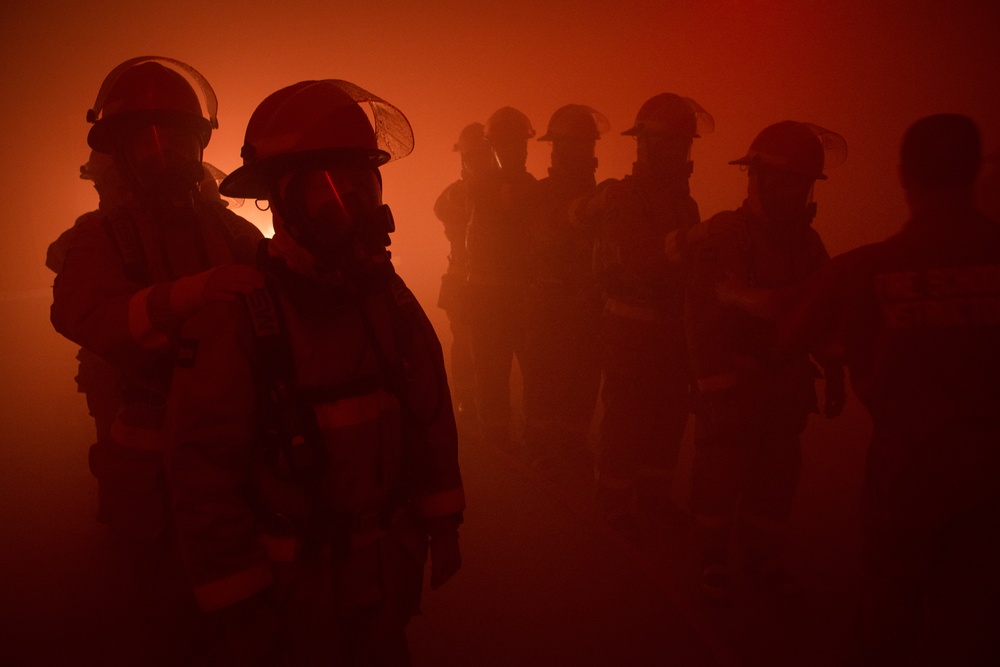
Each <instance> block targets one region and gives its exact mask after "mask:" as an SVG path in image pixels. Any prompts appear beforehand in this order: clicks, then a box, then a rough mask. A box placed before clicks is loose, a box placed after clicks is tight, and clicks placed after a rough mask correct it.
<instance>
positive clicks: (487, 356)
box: [466, 107, 537, 448]
mask: <svg viewBox="0 0 1000 667" xmlns="http://www.w3.org/2000/svg"><path fill="white" fill-rule="evenodd" d="M485 136H486V140H487V141H488V142H489V144H490V149H491V150H492V153H493V158H494V160H495V161H496V164H497V166H498V168H497V169H496V170H494V171H492V172H491V173H490V177H489V178H484V179H482V180H479V181H477V182H476V183H475V184H473V185H472V187H471V188H470V191H471V193H472V217H471V219H470V221H469V227H468V232H467V235H466V250H467V251H468V257H469V279H468V283H467V286H466V303H467V312H468V317H469V325H470V328H471V332H472V357H473V363H474V365H475V369H476V404H477V406H478V409H479V422H480V431H481V434H482V438H483V441H484V442H485V443H486V444H488V445H492V446H495V447H499V448H508V447H510V446H511V443H512V439H511V425H510V423H511V400H510V385H511V370H512V366H513V362H514V359H515V357H516V358H517V360H518V364H519V365H521V366H523V361H524V359H523V358H524V295H525V291H526V289H527V271H526V268H527V261H528V228H527V227H528V215H529V210H530V205H531V197H532V193H533V192H534V189H535V186H536V184H537V181H536V180H535V177H534V176H532V175H531V174H530V173H528V171H527V168H526V166H525V165H526V162H527V159H528V139H530V138H531V137H533V136H535V130H534V129H533V128H532V127H531V122H530V121H529V120H528V117H527V116H525V115H524V114H523V113H521V112H520V111H518V110H517V109H514V108H512V107H503V108H501V109H499V110H497V111H496V112H494V113H493V114H492V115H491V116H490V117H489V118H488V119H487V121H486V129H485Z"/></svg>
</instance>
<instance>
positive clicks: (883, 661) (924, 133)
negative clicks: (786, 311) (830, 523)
mask: <svg viewBox="0 0 1000 667" xmlns="http://www.w3.org/2000/svg"><path fill="white" fill-rule="evenodd" d="M980 152H981V148H980V137H979V130H978V128H977V127H976V124H975V123H974V122H973V121H972V120H971V119H970V118H968V117H966V116H961V115H957V114H938V115H934V116H928V117H926V118H922V119H920V120H918V121H917V122H916V123H914V124H913V125H912V126H911V127H910V128H909V129H908V130H907V132H906V134H905V135H904V137H903V141H902V147H901V150H900V165H899V175H900V180H901V181H902V185H903V189H904V191H905V194H906V201H907V204H908V206H909V208H910V219H909V221H907V223H906V224H905V226H904V227H903V229H902V231H900V232H899V233H897V234H896V235H894V236H892V237H890V238H889V239H887V240H885V241H882V242H881V243H875V244H872V245H868V246H864V247H861V248H858V249H856V250H852V251H850V252H848V253H845V254H843V255H841V256H839V257H835V258H834V259H833V260H832V261H831V262H830V264H829V265H828V266H827V268H826V270H824V272H823V274H822V275H821V279H820V280H818V281H817V282H816V283H815V285H814V286H813V287H814V289H813V291H811V292H810V294H809V296H808V298H807V299H806V300H805V302H804V303H803V304H802V305H801V306H800V308H799V310H798V311H797V312H794V315H793V316H792V317H791V318H789V319H788V320H787V321H786V322H785V327H786V328H785V330H784V336H783V338H784V340H785V344H786V345H794V346H795V347H799V348H801V347H804V346H808V345H809V344H811V343H813V342H814V341H817V340H822V339H824V338H827V337H829V336H830V335H831V334H837V335H838V338H839V339H840V340H841V341H843V344H844V346H845V350H846V354H847V362H848V367H849V369H850V376H851V385H852V388H853V389H854V393H855V394H856V395H857V397H858V398H859V399H860V401H861V402H862V404H864V406H865V408H866V409H867V410H868V412H869V413H870V414H871V418H872V434H871V443H870V446H869V449H868V461H867V465H866V469H865V480H864V487H863V490H862V500H861V510H862V512H861V516H862V529H863V538H864V539H863V547H864V549H863V561H862V564H863V569H862V574H863V579H862V605H861V614H860V621H861V623H860V629H861V650H862V654H861V656H860V658H861V661H860V663H859V664H864V665H872V666H874V665H880V666H881V665H995V664H997V663H1000V635H998V633H997V629H998V628H1000V576H998V574H997V560H998V559H1000V448H998V447H997V443H1000V413H998V412H997V406H998V405H1000V345H998V341H1000V224H998V222H997V221H996V220H992V219H989V218H987V217H985V216H984V215H982V214H981V213H980V212H979V211H978V210H977V207H976V204H975V194H974V186H975V183H976V176H977V173H978V172H979V168H980ZM792 349H795V348H792Z"/></svg>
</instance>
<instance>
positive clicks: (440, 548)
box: [424, 515, 462, 591]
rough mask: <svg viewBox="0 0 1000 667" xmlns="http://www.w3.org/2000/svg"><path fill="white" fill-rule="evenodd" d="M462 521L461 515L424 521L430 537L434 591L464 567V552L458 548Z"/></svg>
mask: <svg viewBox="0 0 1000 667" xmlns="http://www.w3.org/2000/svg"><path fill="white" fill-rule="evenodd" d="M461 522H462V518H461V515H451V516H445V517H434V518H432V519H426V520H425V521H424V526H425V529H426V530H427V536H428V537H429V538H430V552H431V590H432V591H433V590H437V589H438V588H440V587H441V586H442V585H444V583H445V582H446V581H448V580H449V579H451V578H452V576H454V574H455V573H456V572H458V570H459V569H460V568H461V567H462V552H461V550H460V549H459V548H458V526H459V524H460V523H461Z"/></svg>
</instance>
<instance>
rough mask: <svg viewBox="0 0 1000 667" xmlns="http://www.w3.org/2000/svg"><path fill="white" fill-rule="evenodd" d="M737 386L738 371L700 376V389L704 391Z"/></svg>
mask: <svg viewBox="0 0 1000 667" xmlns="http://www.w3.org/2000/svg"><path fill="white" fill-rule="evenodd" d="M735 386H736V373H719V374H718V375H711V376H709V377H705V378H698V389H699V390H701V391H702V392H711V391H722V390H723V389H729V388H731V387H735Z"/></svg>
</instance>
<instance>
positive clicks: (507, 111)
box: [485, 107, 535, 146]
mask: <svg viewBox="0 0 1000 667" xmlns="http://www.w3.org/2000/svg"><path fill="white" fill-rule="evenodd" d="M485 136H486V138H487V139H488V140H489V142H490V143H491V144H493V145H494V146H496V145H498V144H504V143H511V142H516V141H527V140H528V139H530V138H532V137H533V136H535V129H534V128H533V127H531V121H530V120H528V117H527V116H525V115H524V114H523V113H522V112H520V111H518V110H517V109H515V108H514V107H502V108H500V109H497V110H496V111H494V112H493V114H492V115H491V116H490V117H489V118H488V119H487V120H486V129H485Z"/></svg>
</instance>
